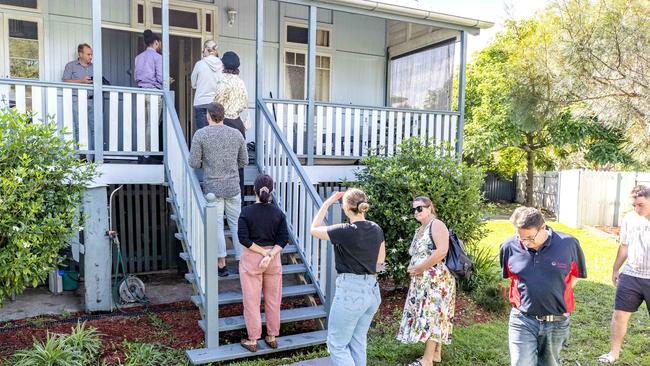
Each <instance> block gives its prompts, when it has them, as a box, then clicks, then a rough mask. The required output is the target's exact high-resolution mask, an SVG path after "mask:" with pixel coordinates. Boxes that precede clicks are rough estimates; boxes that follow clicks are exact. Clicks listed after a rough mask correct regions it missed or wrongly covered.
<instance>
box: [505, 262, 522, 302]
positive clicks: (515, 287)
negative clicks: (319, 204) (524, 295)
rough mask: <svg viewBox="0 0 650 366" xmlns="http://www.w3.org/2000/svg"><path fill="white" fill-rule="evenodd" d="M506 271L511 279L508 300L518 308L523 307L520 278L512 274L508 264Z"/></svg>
mask: <svg viewBox="0 0 650 366" xmlns="http://www.w3.org/2000/svg"><path fill="white" fill-rule="evenodd" d="M506 271H508V277H510V291H509V293H508V300H509V301H510V304H511V305H512V306H514V307H516V308H519V306H521V293H519V276H517V275H515V274H513V273H512V272H510V266H509V265H508V263H506Z"/></svg>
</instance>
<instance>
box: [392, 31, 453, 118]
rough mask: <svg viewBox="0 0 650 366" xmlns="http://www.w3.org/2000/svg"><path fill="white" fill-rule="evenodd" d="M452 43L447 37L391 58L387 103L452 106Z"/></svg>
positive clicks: (429, 106) (405, 105) (438, 108)
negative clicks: (442, 41)
mask: <svg viewBox="0 0 650 366" xmlns="http://www.w3.org/2000/svg"><path fill="white" fill-rule="evenodd" d="M454 46H455V42H454V41H450V42H449V43H445V44H443V45H440V46H437V47H433V48H429V49H425V50H422V51H419V52H416V53H413V54H409V55H406V56H398V57H396V58H394V59H392V60H391V62H390V105H391V107H396V108H414V109H430V110H443V111H448V110H451V88H452V77H453V75H454Z"/></svg>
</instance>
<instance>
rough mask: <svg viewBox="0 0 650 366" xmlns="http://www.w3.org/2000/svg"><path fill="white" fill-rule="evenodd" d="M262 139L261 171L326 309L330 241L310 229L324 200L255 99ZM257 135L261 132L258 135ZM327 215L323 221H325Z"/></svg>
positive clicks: (332, 273) (330, 287)
mask: <svg viewBox="0 0 650 366" xmlns="http://www.w3.org/2000/svg"><path fill="white" fill-rule="evenodd" d="M257 108H258V111H259V113H258V115H259V117H258V118H259V121H258V122H259V123H258V124H257V128H260V129H261V131H260V133H261V136H262V141H260V142H259V143H258V144H257V149H261V151H259V152H258V154H257V156H258V159H257V160H258V161H257V165H258V168H259V170H260V171H261V172H264V173H266V174H269V175H271V176H272V177H273V180H274V182H275V183H274V184H275V187H274V191H273V192H274V193H273V197H274V199H275V202H276V204H277V205H278V206H279V207H280V209H281V210H283V211H284V213H285V215H286V218H287V224H288V225H289V232H290V234H291V237H292V241H293V242H294V243H295V244H296V246H297V247H298V252H299V253H300V256H301V257H302V260H303V262H304V263H305V265H306V266H307V269H308V273H309V276H310V278H311V280H312V281H313V282H314V283H315V284H316V285H317V292H318V295H319V297H320V298H321V301H322V302H323V304H325V305H326V307H327V309H329V306H330V305H331V301H332V299H333V294H334V281H333V279H334V276H335V274H336V273H335V271H334V268H333V263H334V258H333V250H332V245H331V244H330V243H329V241H327V240H320V239H318V238H315V237H313V236H312V235H311V233H310V227H311V220H312V218H313V217H314V215H315V214H316V212H318V210H319V209H320V207H321V206H322V205H323V201H322V199H321V198H320V196H319V195H318V193H317V192H316V189H315V188H314V186H313V185H312V183H311V181H310V180H309V178H308V176H307V174H306V173H305V171H304V169H303V167H302V165H301V164H300V162H299V161H298V158H297V156H296V154H295V152H294V150H293V149H292V147H291V146H290V144H289V143H288V141H287V138H286V137H285V135H284V133H283V131H282V130H281V129H280V128H279V126H278V124H277V123H276V121H275V118H274V116H273V114H272V112H270V111H269V109H268V108H267V106H266V104H265V103H264V102H263V101H261V100H258V101H257ZM258 136H260V135H258ZM327 220H328V219H327V218H326V222H325V224H326V225H327Z"/></svg>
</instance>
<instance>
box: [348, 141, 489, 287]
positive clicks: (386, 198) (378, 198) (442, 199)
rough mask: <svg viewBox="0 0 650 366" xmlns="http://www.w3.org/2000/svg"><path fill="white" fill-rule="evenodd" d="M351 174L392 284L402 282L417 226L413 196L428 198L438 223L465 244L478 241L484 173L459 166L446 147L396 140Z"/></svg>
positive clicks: (367, 159) (406, 276) (460, 163)
mask: <svg viewBox="0 0 650 366" xmlns="http://www.w3.org/2000/svg"><path fill="white" fill-rule="evenodd" d="M362 164H364V165H366V167H367V168H366V169H365V170H359V171H358V172H357V173H356V176H357V181H358V183H357V184H358V185H359V187H360V188H361V189H362V190H364V191H365V192H366V194H368V200H369V201H370V211H368V219H369V220H373V221H375V222H376V223H377V224H379V226H381V227H382V229H383V230H384V235H385V238H386V262H387V267H386V271H387V275H388V276H389V277H391V278H392V279H393V280H394V281H395V282H396V283H397V284H404V283H406V281H407V280H408V274H407V273H406V267H408V264H409V259H410V255H409V254H408V248H409V246H410V244H411V239H412V237H413V233H414V232H415V230H416V228H417V227H418V225H419V224H418V222H417V221H415V219H413V216H412V215H411V214H410V213H409V209H410V207H411V202H412V200H413V198H415V197H416V196H420V195H425V196H429V197H430V198H431V200H432V201H433V204H434V206H435V207H436V211H437V214H438V217H439V218H440V220H442V221H443V222H444V223H445V224H446V225H447V226H448V227H449V228H450V229H453V230H454V232H456V234H457V235H458V237H459V238H460V239H461V240H463V241H464V242H465V243H466V245H467V246H468V247H469V246H472V245H473V244H474V243H476V242H478V240H479V239H480V237H481V235H482V233H483V223H482V221H481V215H480V213H481V204H482V201H483V199H482V194H481V190H480V188H481V185H482V184H483V179H484V173H483V171H482V170H480V169H479V168H475V167H470V166H467V165H465V164H464V163H462V162H460V161H459V160H458V158H456V157H455V156H454V155H453V151H452V150H451V148H450V147H448V146H445V147H434V146H425V145H423V144H422V143H420V141H419V139H417V138H412V139H409V140H406V141H404V142H402V144H401V145H400V146H399V149H398V152H396V153H395V154H394V155H393V156H390V157H384V156H378V155H371V156H370V157H368V158H365V159H364V160H363V161H362Z"/></svg>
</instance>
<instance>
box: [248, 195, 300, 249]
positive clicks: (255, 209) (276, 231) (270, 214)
mask: <svg viewBox="0 0 650 366" xmlns="http://www.w3.org/2000/svg"><path fill="white" fill-rule="evenodd" d="M237 234H238V236H239V243H241V245H243V246H245V247H246V248H250V247H251V245H253V243H255V244H257V245H259V246H272V245H279V246H281V247H282V248H284V247H285V245H287V242H288V241H289V230H288V229H287V218H286V216H285V215H284V213H282V211H281V210H280V209H279V208H278V207H276V206H275V205H273V204H272V203H256V204H254V205H250V206H246V207H244V208H242V210H241V214H240V215H239V227H238V228H237Z"/></svg>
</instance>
